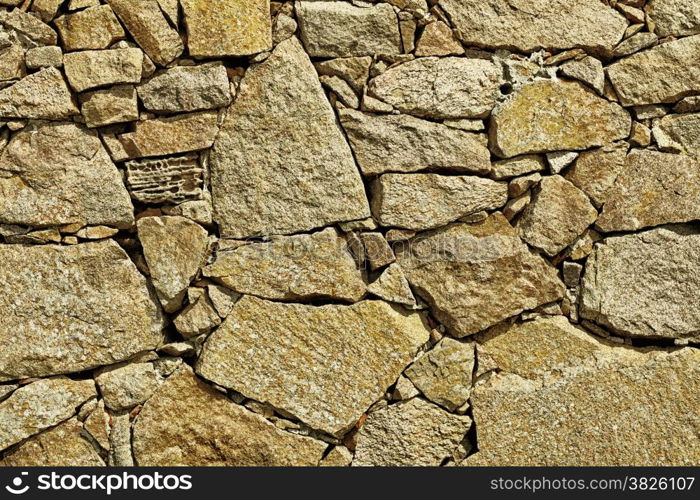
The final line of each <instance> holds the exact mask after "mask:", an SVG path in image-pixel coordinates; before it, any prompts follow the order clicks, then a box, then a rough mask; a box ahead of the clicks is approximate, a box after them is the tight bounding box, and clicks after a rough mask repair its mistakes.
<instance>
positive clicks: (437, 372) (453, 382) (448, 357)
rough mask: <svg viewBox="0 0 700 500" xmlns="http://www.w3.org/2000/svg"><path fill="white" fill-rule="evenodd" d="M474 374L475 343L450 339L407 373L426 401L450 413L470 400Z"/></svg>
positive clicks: (447, 338) (428, 353)
mask: <svg viewBox="0 0 700 500" xmlns="http://www.w3.org/2000/svg"><path fill="white" fill-rule="evenodd" d="M473 371H474V344H472V343H470V342H461V341H459V340H454V339H451V338H449V337H445V338H444V339H442V340H441V341H440V342H439V343H438V344H437V345H436V346H435V347H434V348H433V349H432V350H431V351H429V352H427V353H426V354H424V355H423V357H421V358H419V359H418V361H416V362H415V363H413V364H412V365H411V366H409V367H408V369H407V370H406V376H407V377H408V378H409V379H410V380H411V382H413V385H415V386H416V387H417V388H418V389H419V390H420V391H421V392H422V393H423V394H424V395H425V397H426V398H428V399H429V400H431V401H432V402H434V403H437V404H439V405H440V406H443V407H445V408H446V409H448V410H450V411H455V410H456V409H457V408H459V407H461V406H462V405H464V404H465V403H466V402H467V400H468V399H469V393H470V391H471V386H472V372H473Z"/></svg>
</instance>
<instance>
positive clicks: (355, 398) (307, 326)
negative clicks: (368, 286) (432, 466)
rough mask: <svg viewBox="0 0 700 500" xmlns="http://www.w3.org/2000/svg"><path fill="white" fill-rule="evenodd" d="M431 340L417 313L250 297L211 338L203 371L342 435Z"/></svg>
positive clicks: (369, 304) (375, 304)
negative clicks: (419, 349)
mask: <svg viewBox="0 0 700 500" xmlns="http://www.w3.org/2000/svg"><path fill="white" fill-rule="evenodd" d="M427 340H428V330H427V329H426V327H425V326H424V325H423V323H422V321H421V319H420V317H419V316H418V315H417V314H415V313H414V314H406V313H405V312H400V311H399V310H396V309H393V308H392V307H391V306H389V305H388V304H386V303H384V302H381V301H363V302H359V303H357V304H354V305H352V306H336V305H327V306H320V307H318V306H307V305H298V304H289V305H287V304H279V303H275V302H268V301H264V300H261V299H257V298H252V297H244V298H242V299H241V300H239V301H238V302H237V303H236V305H235V306H234V308H233V311H232V312H231V314H230V315H229V317H228V318H227V319H226V321H225V322H224V324H223V325H221V327H220V328H219V329H218V330H217V331H216V332H214V333H213V334H212V335H211V337H209V339H208V340H207V343H206V344H205V346H204V351H203V352H202V356H201V358H200V360H199V363H198V364H197V372H198V373H199V374H200V375H202V376H203V377H205V378H206V379H208V380H211V381H213V382H215V383H217V384H219V385H223V386H224V387H229V388H231V389H234V390H236V391H239V392H241V393H242V394H244V395H246V396H248V397H251V398H254V399H257V400H259V401H266V402H268V403H270V404H272V405H273V406H275V407H277V408H281V409H283V410H284V411H286V412H289V413H291V414H293V415H295V416H296V417H298V418H299V419H301V420H302V421H304V422H306V423H307V424H308V425H310V426H311V427H313V428H318V429H321V430H324V431H326V432H328V433H330V434H333V435H341V434H343V433H344V432H345V431H347V430H348V429H349V428H350V427H351V426H352V425H354V423H355V422H356V421H357V419H358V418H359V417H360V415H361V414H362V412H363V411H365V410H366V409H367V408H368V407H369V406H370V405H371V404H372V403H373V402H374V401H375V400H377V399H379V397H381V395H382V394H383V393H384V391H386V389H387V388H388V387H389V386H390V385H391V384H393V383H394V381H395V380H396V378H397V377H398V375H399V373H400V372H401V370H402V369H403V367H404V366H405V365H406V364H408V362H409V361H410V360H411V359H412V358H413V356H414V355H415V353H416V351H417V350H418V348H419V347H420V346H421V345H423V344H424V343H425V342H426V341H427ZM348 384H350V385H348Z"/></svg>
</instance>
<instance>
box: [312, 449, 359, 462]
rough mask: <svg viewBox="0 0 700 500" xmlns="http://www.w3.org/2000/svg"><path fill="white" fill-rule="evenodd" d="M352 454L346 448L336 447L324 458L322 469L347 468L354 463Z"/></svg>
mask: <svg viewBox="0 0 700 500" xmlns="http://www.w3.org/2000/svg"><path fill="white" fill-rule="evenodd" d="M352 457H353V455H352V452H351V451H350V450H348V449H347V448H346V447H345V446H335V447H333V449H332V450H331V451H329V452H328V455H326V456H325V457H323V460H321V463H320V464H319V465H320V466H321V467H347V466H348V465H350V463H351V462H352Z"/></svg>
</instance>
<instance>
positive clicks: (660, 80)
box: [607, 36, 700, 106]
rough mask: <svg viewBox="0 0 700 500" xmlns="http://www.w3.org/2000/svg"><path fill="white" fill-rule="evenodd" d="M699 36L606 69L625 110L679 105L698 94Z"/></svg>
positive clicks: (635, 56) (668, 44)
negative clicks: (642, 106)
mask: <svg viewBox="0 0 700 500" xmlns="http://www.w3.org/2000/svg"><path fill="white" fill-rule="evenodd" d="M698 51H700V36H689V37H687V38H683V39H680V40H676V41H671V42H667V43H663V44H661V45H657V46H656V47H654V48H651V49H649V50H645V51H643V52H638V53H636V54H633V55H631V56H629V57H626V58H624V59H621V60H620V61H618V62H616V63H613V64H611V65H610V66H608V67H607V73H608V78H610V81H611V82H612V84H613V86H614V87H615V91H616V92H617V95H618V96H619V98H620V102H621V103H622V105H623V106H639V105H644V104H655V103H664V102H676V101H678V100H680V99H681V98H683V97H685V96H687V95H689V94H693V93H696V92H698V90H700V85H698V83H697V82H698V81H699V80H700V59H698V57H697V54H698Z"/></svg>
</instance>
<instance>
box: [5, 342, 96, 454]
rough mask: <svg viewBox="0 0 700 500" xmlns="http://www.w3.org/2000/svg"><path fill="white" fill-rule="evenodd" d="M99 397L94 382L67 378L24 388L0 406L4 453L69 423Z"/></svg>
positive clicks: (40, 382) (46, 381)
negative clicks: (87, 404)
mask: <svg viewBox="0 0 700 500" xmlns="http://www.w3.org/2000/svg"><path fill="white" fill-rule="evenodd" d="M5 345H7V344H5ZM95 395H96V392H95V384H94V382H93V381H92V380H80V381H78V380H71V379H69V378H67V377H54V378H47V379H41V380H37V381H36V382H33V383H31V384H28V385H25V386H22V387H20V388H19V389H17V390H16V391H15V392H13V393H12V395H11V396H10V397H9V398H7V399H6V400H4V401H3V402H2V403H0V422H1V423H2V425H0V450H4V449H5V448H7V447H9V446H11V445H13V444H15V443H19V442H20V441H22V440H23V439H26V438H28V437H31V436H33V435H35V434H37V433H39V432H41V431H43V430H44V429H48V428H49V427H53V426H54V425H56V424H60V423H61V422H63V421H64V420H68V419H69V418H70V417H72V416H73V415H75V413H76V411H77V408H78V407H79V406H80V405H81V404H83V403H84V402H85V401H87V400H88V399H90V398H91V397H94V396H95Z"/></svg>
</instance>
